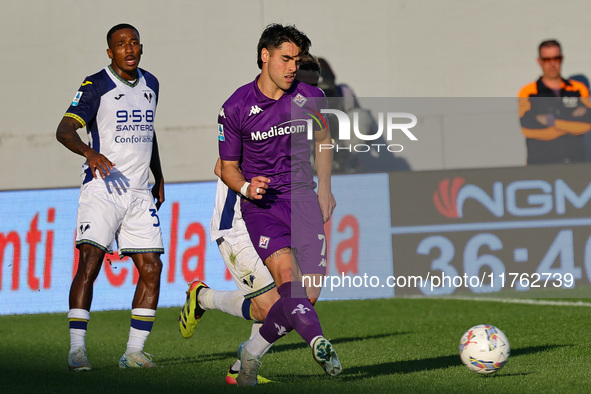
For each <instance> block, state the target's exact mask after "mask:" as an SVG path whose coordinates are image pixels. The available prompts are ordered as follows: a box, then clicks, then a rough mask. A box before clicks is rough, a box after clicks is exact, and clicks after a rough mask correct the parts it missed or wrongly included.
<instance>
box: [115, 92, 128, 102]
mask: <svg viewBox="0 0 591 394" xmlns="http://www.w3.org/2000/svg"><path fill="white" fill-rule="evenodd" d="M123 96H125V95H124V94H123V93H121V94H119V96H117V97H114V99H115V100H120V99H121V97H123Z"/></svg>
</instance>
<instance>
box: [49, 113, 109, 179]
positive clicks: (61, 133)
mask: <svg viewBox="0 0 591 394" xmlns="http://www.w3.org/2000/svg"><path fill="white" fill-rule="evenodd" d="M81 127H82V124H80V122H79V121H77V120H76V119H74V118H71V117H69V116H64V117H63V118H62V120H61V122H60V124H59V125H58V126H57V131H56V132H55V137H56V138H57V140H58V141H59V142H61V143H62V145H64V146H65V147H66V148H68V149H69V150H71V151H72V152H74V153H76V154H78V155H80V156H84V157H86V162H87V163H88V166H89V167H90V168H91V170H92V176H93V177H95V178H96V177H97V175H96V171H97V170H98V171H99V173H100V174H101V176H102V177H103V178H104V177H106V176H108V175H110V173H111V172H110V170H112V169H113V167H115V163H113V162H111V160H109V159H107V158H106V157H105V156H103V155H102V154H100V153H98V152H97V151H95V150H94V149H92V148H91V147H89V146H88V145H87V144H85V143H84V142H83V141H82V139H81V138H80V136H79V135H78V131H77V130H78V129H79V128H81Z"/></svg>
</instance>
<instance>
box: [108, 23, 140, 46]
mask: <svg viewBox="0 0 591 394" xmlns="http://www.w3.org/2000/svg"><path fill="white" fill-rule="evenodd" d="M123 29H132V30H134V31H135V33H136V34H137V37H138V38H139V37H140V32H139V31H138V30H137V29H136V28H135V27H133V26H132V25H130V24H129V23H120V24H118V25H115V26H113V27H111V29H109V31H108V32H107V45H108V46H109V48H110V47H111V39H112V38H113V34H115V32H117V31H119V30H123Z"/></svg>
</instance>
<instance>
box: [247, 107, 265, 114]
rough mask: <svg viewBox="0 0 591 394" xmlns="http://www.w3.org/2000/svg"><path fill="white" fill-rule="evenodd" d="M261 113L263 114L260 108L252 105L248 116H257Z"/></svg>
mask: <svg viewBox="0 0 591 394" xmlns="http://www.w3.org/2000/svg"><path fill="white" fill-rule="evenodd" d="M261 112H263V109H262V108H261V107H259V106H258V105H253V106H252V107H250V113H249V114H248V116H251V115H257V114H259V113H261Z"/></svg>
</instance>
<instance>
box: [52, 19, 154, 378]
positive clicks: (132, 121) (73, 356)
mask: <svg viewBox="0 0 591 394" xmlns="http://www.w3.org/2000/svg"><path fill="white" fill-rule="evenodd" d="M107 44H108V49H107V55H108V57H109V59H111V64H110V65H109V66H107V67H105V68H103V69H102V70H100V71H99V72H97V73H96V74H93V75H91V76H89V77H87V78H86V79H85V80H84V82H83V83H82V86H80V89H79V91H78V92H77V93H76V96H75V97H74V100H73V101H72V104H71V105H70V107H69V108H68V110H67V112H66V114H65V115H64V117H63V118H62V120H61V122H60V124H59V125H58V128H57V132H56V137H57V139H58V141H59V142H61V143H62V144H63V145H64V146H65V147H66V148H68V149H69V150H71V151H72V152H74V153H76V154H79V155H81V156H84V157H85V158H86V162H85V163H84V165H83V166H82V175H81V177H82V187H81V189H80V197H79V205H78V217H77V222H76V223H77V233H76V247H77V248H78V250H79V252H80V260H79V264H78V269H77V270H76V275H75V276H74V279H73V281H72V285H71V288H70V297H69V303H70V310H69V312H68V319H69V322H70V353H69V355H68V366H69V367H70V369H71V370H73V371H86V370H90V369H91V365H90V363H89V362H88V358H87V356H86V344H85V336H86V330H87V325H88V321H89V320H90V306H91V303H92V296H93V283H94V281H95V279H96V278H97V276H98V273H99V272H100V269H101V265H102V263H103V259H104V256H105V253H108V252H112V243H113V241H114V240H117V246H118V249H119V254H120V255H122V256H130V257H131V259H132V260H133V263H134V264H135V266H136V268H137V270H138V272H139V279H138V283H137V287H136V291H135V295H134V298H133V302H132V310H131V328H130V330H129V340H128V342H127V349H126V350H125V352H124V354H123V355H122V356H121V358H120V360H119V366H120V367H121V368H129V367H131V368H139V367H142V368H145V367H154V366H155V364H154V363H153V362H152V361H151V357H150V355H148V354H147V353H144V352H143V349H144V343H145V342H146V339H147V338H148V335H149V334H150V331H151V329H152V326H153V324H154V319H155V316H156V307H157V305H158V297H159V294H160V273H161V271H162V262H161V260H160V254H162V253H164V248H163V244H162V233H161V230H160V222H159V219H158V214H157V210H158V208H159V207H160V205H161V204H162V203H163V202H164V178H163V175H162V169H161V165H160V157H159V153H158V143H157V141H156V134H155V132H154V116H155V114H156V104H157V102H158V91H159V83H158V80H157V79H156V77H154V76H153V75H152V74H150V73H149V72H147V71H145V70H142V69H140V68H138V66H139V63H140V59H141V56H142V45H141V44H140V35H139V32H138V31H137V29H136V28H135V27H133V26H131V25H128V24H119V25H116V26H114V27H113V28H111V29H110V30H109V32H108V33H107ZM82 127H86V130H87V133H88V138H89V143H88V145H87V144H85V143H84V142H82V139H81V138H80V136H79V135H78V132H77V130H78V129H80V128H82ZM150 170H151V171H152V174H153V176H154V179H155V185H154V186H153V188H152V190H151V191H150V187H149V184H148V181H149V175H150V174H149V171H150ZM154 199H156V203H155V202H154Z"/></svg>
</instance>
